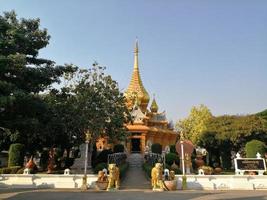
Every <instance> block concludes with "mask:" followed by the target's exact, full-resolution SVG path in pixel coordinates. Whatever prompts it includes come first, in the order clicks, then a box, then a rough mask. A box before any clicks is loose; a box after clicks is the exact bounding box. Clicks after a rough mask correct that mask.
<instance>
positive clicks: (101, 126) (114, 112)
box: [63, 63, 131, 142]
mask: <svg viewBox="0 0 267 200" xmlns="http://www.w3.org/2000/svg"><path fill="white" fill-rule="evenodd" d="M104 70H105V67H101V66H99V65H98V64H97V63H94V64H93V66H92V67H91V68H89V69H80V70H78V71H77V72H76V73H75V74H69V75H70V76H69V77H67V76H65V77H66V78H67V79H68V80H69V81H68V84H67V85H66V87H64V88H63V91H64V92H65V95H66V91H68V94H69V95H70V96H69V97H68V101H67V102H68V104H67V105H68V106H70V108H71V115H69V114H68V116H70V117H67V118H68V121H69V123H71V124H72V125H71V127H69V130H70V129H72V130H73V129H74V131H72V132H73V134H75V137H76V138H78V140H80V141H81V140H83V139H84V133H85V132H86V131H89V132H90V133H91V134H92V138H93V142H94V141H95V140H96V139H97V138H98V137H101V136H104V135H105V136H108V137H109V139H110V140H111V141H115V140H121V139H125V135H126V128H125V124H126V123H128V122H129V121H130V120H131V118H130V114H129V111H128V109H127V107H126V104H125V98H124V96H123V93H122V92H120V90H119V88H118V84H117V82H116V81H114V80H113V79H112V78H111V76H109V75H106V74H105V73H104Z"/></svg>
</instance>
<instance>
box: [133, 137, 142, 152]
mask: <svg viewBox="0 0 267 200" xmlns="http://www.w3.org/2000/svg"><path fill="white" fill-rule="evenodd" d="M131 140H132V145H131V146H132V149H131V151H132V153H139V152H141V148H140V146H141V145H140V144H141V142H140V138H132V139H131Z"/></svg>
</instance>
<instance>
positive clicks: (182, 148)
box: [181, 140, 185, 176]
mask: <svg viewBox="0 0 267 200" xmlns="http://www.w3.org/2000/svg"><path fill="white" fill-rule="evenodd" d="M181 152H182V168H183V176H184V175H185V163H184V162H185V161H184V141H183V140H182V141H181Z"/></svg>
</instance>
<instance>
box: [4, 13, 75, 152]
mask: <svg viewBox="0 0 267 200" xmlns="http://www.w3.org/2000/svg"><path fill="white" fill-rule="evenodd" d="M49 38H50V36H49V35H48V33H47V30H46V29H40V20H39V19H24V18H22V19H17V16H16V14H15V12H14V11H12V12H6V13H4V14H3V16H0V127H3V128H4V129H5V130H9V131H7V132H5V134H6V136H7V137H5V139H6V140H9V142H20V143H23V144H25V145H26V147H27V148H28V149H29V148H33V149H35V148H37V147H38V145H39V144H40V143H42V141H43V140H44V139H45V137H46V135H45V133H44V132H43V127H44V126H45V124H46V120H47V119H46V116H44V113H46V112H47V106H46V104H45V103H44V102H43V100H42V98H40V96H39V95H38V94H39V93H40V92H43V91H44V90H46V89H48V88H49V87H50V86H51V84H53V83H55V82H57V83H59V82H60V77H61V76H62V75H63V74H64V73H65V72H66V71H69V70H70V69H69V68H68V67H63V66H56V65H55V63H54V62H53V61H51V60H48V59H44V58H40V57H39V56H38V54H39V50H41V49H42V48H44V47H46V46H47V45H48V43H49Z"/></svg>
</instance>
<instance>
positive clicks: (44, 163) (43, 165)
mask: <svg viewBox="0 0 267 200" xmlns="http://www.w3.org/2000/svg"><path fill="white" fill-rule="evenodd" d="M48 158H49V151H48V150H44V151H43V152H42V154H41V157H40V166H41V168H42V170H46V169H47V165H48Z"/></svg>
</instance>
